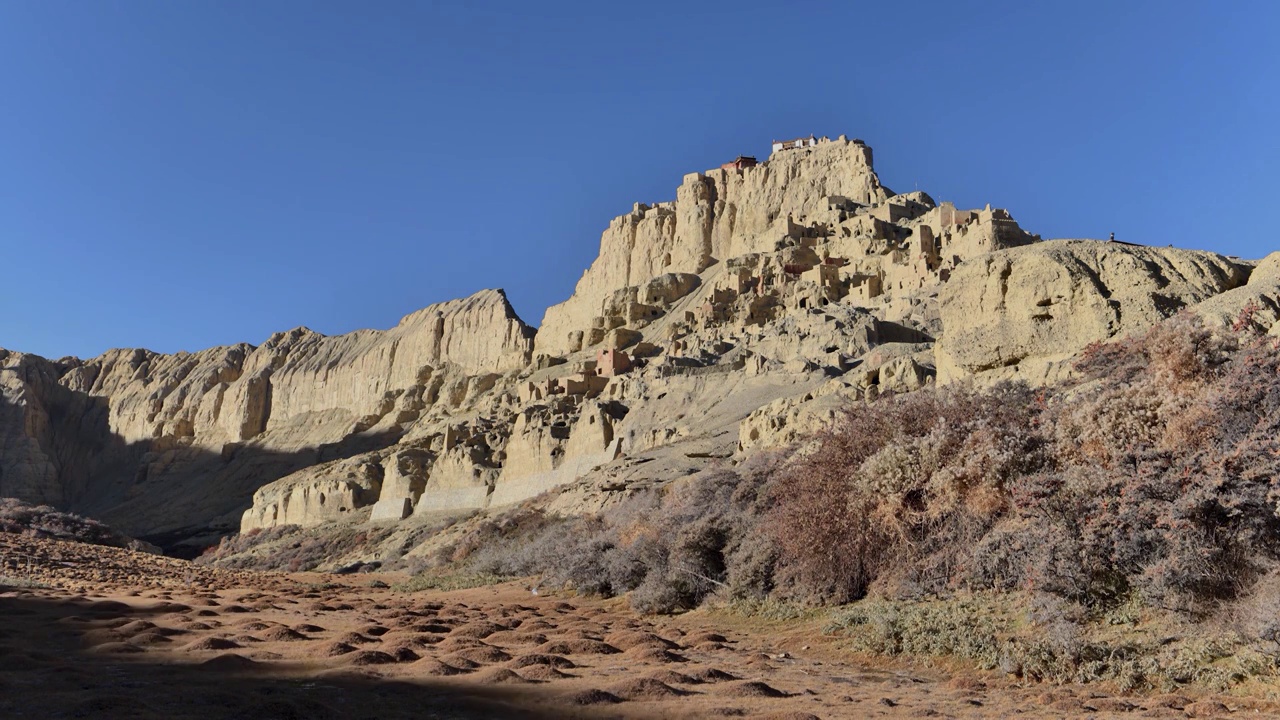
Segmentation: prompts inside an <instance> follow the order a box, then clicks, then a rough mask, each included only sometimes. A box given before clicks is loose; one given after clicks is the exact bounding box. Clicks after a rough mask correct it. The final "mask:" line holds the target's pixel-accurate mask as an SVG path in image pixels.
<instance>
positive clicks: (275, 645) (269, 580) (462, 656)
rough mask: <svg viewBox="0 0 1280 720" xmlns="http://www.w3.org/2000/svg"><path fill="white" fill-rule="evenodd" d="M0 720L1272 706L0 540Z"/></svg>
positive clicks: (610, 608) (507, 594) (512, 591)
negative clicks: (907, 665)
mask: <svg viewBox="0 0 1280 720" xmlns="http://www.w3.org/2000/svg"><path fill="white" fill-rule="evenodd" d="M0 564H2V565H3V567H0V576H3V577H8V578H15V577H16V578H19V579H20V583H15V584H26V585H30V586H31V587H4V586H0V717H5V718H76V717H91V718H157V719H158V718H228V719H230V718H335V719H336V718H400V717H404V718H409V717H414V718H423V717H426V718H511V717H528V718H570V717H581V718H704V717H753V718H762V717H772V718H797V719H798V718H810V717H819V718H862V717H953V718H976V717H1005V716H1012V715H1018V716H1023V717H1063V716H1075V715H1079V716H1082V717H1084V716H1087V717H1096V718H1106V717H1167V718H1184V717H1211V716H1216V715H1230V714H1233V713H1239V714H1248V715H1249V716H1251V717H1266V716H1274V715H1275V714H1276V713H1277V706H1275V705H1267V704H1263V703H1256V702H1249V701H1243V700H1240V699H1234V698H1232V699H1228V698H1217V699H1213V698H1209V699H1199V700H1197V701H1195V702H1193V701H1192V699H1190V698H1185V697H1180V696H1155V697H1143V696H1134V697H1123V696H1115V695H1111V694H1109V693H1106V692H1100V691H1099V689H1098V688H1092V687H1091V688H1054V687H1046V686H1036V685H1032V686H1028V687H1019V686H1017V685H1014V684H1012V683H1008V682H1005V681H1003V680H999V679H995V678H989V677H988V678H983V677H978V676H976V675H960V676H949V675H946V674H943V673H940V672H936V671H930V672H919V671H907V670H903V669H900V668H891V667H876V666H874V664H873V663H870V662H864V663H858V662H853V661H850V659H849V658H848V656H844V655H841V653H839V651H838V649H836V648H835V647H834V645H833V643H832V642H831V641H830V640H827V639H824V638H822V637H821V636H820V635H818V634H817V633H816V632H815V631H814V629H813V628H808V627H804V626H800V625H792V626H785V627H784V626H778V627H766V626H764V625H762V624H760V623H752V622H750V621H745V620H735V619H733V618H723V617H717V616H711V615H705V614H690V615H687V616H683V617H676V618H659V619H653V618H647V617H643V616H639V615H636V614H635V613H633V612H631V611H629V610H627V609H625V607H623V606H622V605H621V604H620V603H618V602H616V601H615V602H608V601H598V600H590V599H582V598H566V597H546V596H533V595H532V594H531V593H529V592H528V591H527V590H524V589H522V588H520V587H518V586H516V585H506V586H499V587H493V588H479V589H475V590H468V591H460V592H453V593H417V594H407V593H402V592H398V591H395V590H393V589H391V588H385V587H370V584H371V583H373V582H374V580H373V578H372V577H371V576H362V577H331V576H318V575H293V576H291V575H284V574H270V573H250V572H229V571H220V570H212V569H209V568H201V567H196V566H192V565H190V564H188V563H185V562H182V561H178V560H172V559H168V558H159V557H154V556H148V555H141V554H136V553H129V552H126V551H122V550H116V549H112V548H101V547H93V546H88V545H79V544H73V543H61V542H55V541H43V540H28V539H24V538H18V537H15V536H8V535H0Z"/></svg>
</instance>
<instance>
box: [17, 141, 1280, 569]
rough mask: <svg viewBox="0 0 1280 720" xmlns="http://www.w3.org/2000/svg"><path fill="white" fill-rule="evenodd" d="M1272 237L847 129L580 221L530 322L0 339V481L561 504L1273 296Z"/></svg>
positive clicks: (450, 314)
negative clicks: (579, 233) (1151, 234)
mask: <svg viewBox="0 0 1280 720" xmlns="http://www.w3.org/2000/svg"><path fill="white" fill-rule="evenodd" d="M1278 264H1280V262H1277V261H1273V260H1272V259H1270V258H1269V259H1268V260H1267V261H1264V262H1263V263H1262V264H1260V265H1256V266H1255V264H1254V263H1248V262H1242V261H1238V260H1233V259H1229V258H1225V257H1222V256H1220V255H1216V254H1213V253H1205V252H1194V251H1185V250H1174V249H1155V248H1144V247H1133V246H1127V245H1121V244H1118V243H1106V242H1101V241H1093V240H1083V241H1079V240H1078V241H1052V242H1042V241H1041V240H1040V238H1039V237H1038V236H1036V235H1032V234H1029V233H1027V232H1026V231H1024V230H1023V229H1022V228H1021V227H1019V225H1018V223H1017V222H1015V221H1014V219H1013V217H1012V216H1011V215H1010V213H1008V212H1007V211H1005V210H1001V209H993V208H991V207H990V206H987V207H984V208H981V209H968V210H966V209H959V208H956V207H955V206H954V205H953V204H951V203H948V202H943V203H941V204H939V203H936V202H935V201H934V200H933V198H931V197H930V196H929V195H927V194H925V193H923V192H911V193H904V194H895V193H893V192H892V191H890V190H889V189H887V188H885V187H884V186H882V185H881V183H880V181H879V179H878V177H877V176H876V173H875V170H874V168H873V165H872V152H871V148H869V147H868V146H867V145H866V144H864V143H863V142H861V141H859V140H852V139H849V138H847V137H845V136H840V137H838V138H835V139H828V138H816V137H810V138H802V139H799V140H796V141H787V142H782V143H777V142H775V143H774V145H773V151H772V153H771V155H770V156H769V158H768V159H767V160H765V161H763V162H758V161H756V160H755V159H754V158H752V157H749V156H740V157H738V158H737V159H735V160H733V161H731V162H726V163H725V164H724V165H723V166H721V167H718V168H715V169H712V170H707V171H705V172H699V173H691V174H689V175H685V176H684V178H683V179H682V181H681V183H680V185H679V187H678V188H677V189H676V193H675V200H673V201H671V202H663V203H657V204H654V205H646V204H639V203H638V204H636V205H634V206H633V207H632V209H631V211H630V212H628V213H626V214H624V215H621V216H619V217H617V218H614V219H613V221H611V222H610V223H609V225H608V227H607V228H606V229H605V231H604V233H603V235H602V237H601V242H600V252H599V255H598V257H597V258H596V260H595V261H594V262H593V263H592V264H591V266H590V268H588V269H587V270H586V272H585V273H584V274H583V276H582V278H581V279H580V280H579V282H578V283H577V286H576V288H575V290H574V292H573V294H572V296H571V297H570V298H569V299H567V300H566V301H564V302H563V303H560V304H558V305H555V306H553V307H551V308H549V309H548V310H547V311H546V315H545V316H544V318H543V320H542V323H541V326H540V327H539V328H538V329H537V330H536V331H535V330H534V328H532V327H530V326H528V325H526V324H525V323H524V322H523V321H522V320H521V319H520V318H519V317H517V315H516V314H515V312H514V310H513V309H512V308H511V306H510V304H509V303H508V302H507V300H506V297H505V296H504V295H503V293H502V292H501V291H500V290H485V291H481V292H479V293H476V294H475V295H473V296H471V297H469V298H465V299H461V300H454V301H451V302H447V303H441V304H438V305H433V306H431V307H428V308H425V309H423V310H420V311H418V312H415V313H413V314H411V315H408V316H406V317H405V318H404V319H403V320H402V321H401V322H400V323H399V324H398V325H397V326H396V327H394V328H392V329H390V330H386V331H372V330H362V331H357V332H354V333H349V334H346V335H341V336H334V337H326V336H323V335H320V334H318V333H314V332H312V331H309V330H307V329H305V328H299V329H296V330H293V331H289V332H285V333H278V334H276V335H273V336H272V337H271V338H270V339H268V340H267V341H266V342H265V343H263V344H261V345H258V346H252V345H247V344H241V345H234V346H227V347H219V348H212V349H209V350H205V351H202V352H198V353H178V354H175V355H162V354H157V353H151V352H148V351H146V350H113V351H110V352H108V353H105V354H103V355H102V356H99V357H97V358H93V359H89V360H79V359H74V358H66V359H62V360H58V361H50V360H46V359H43V358H38V357H35V356H31V355H24V354H21V353H15V352H8V351H0V496H13V497H19V498H22V499H24V500H29V501H35V502H47V503H51V504H54V505H58V506H61V507H65V508H69V509H73V510H77V511H79V512H83V513H87V514H90V515H93V516H95V517H98V518H100V519H102V520H105V521H107V522H109V523H111V524H113V525H115V526H117V527H118V528H120V529H121V530H123V531H125V532H128V533H131V534H133V535H135V536H142V537H147V538H152V539H153V540H154V541H159V542H167V543H169V544H171V545H172V544H173V543H189V544H191V545H193V546H194V545H199V544H207V543H208V542H209V541H210V540H211V539H212V538H215V537H216V536H217V535H218V534H222V533H227V532H231V531H235V530H252V529H255V528H266V527H272V526H275V525H281V524H298V525H304V526H307V525H316V524H320V523H326V522H334V521H340V522H372V523H413V522H416V521H417V520H419V519H422V518H431V517H435V516H439V515H440V514H446V513H456V512H459V511H464V510H471V509H484V508H494V507H500V506H504V505H510V504H512V503H515V502H518V501H521V500H524V499H526V498H529V497H532V496H534V495H537V494H539V493H542V492H544V491H546V490H549V489H553V488H558V489H559V495H558V497H557V499H556V500H555V503H556V507H557V508H558V509H560V510H562V511H565V512H574V511H582V510H590V509H592V508H598V507H600V506H602V505H604V504H606V503H608V502H610V498H611V497H614V496H616V495H617V494H618V493H625V492H628V491H630V490H631V489H634V488H638V487H643V486H646V485H651V484H654V483H661V482H664V481H666V480H669V479H672V478H675V477H680V476H682V475H685V474H688V473H690V472H693V471H696V470H697V469H699V468H702V467H705V466H706V465H708V464H709V463H712V462H720V461H728V460H732V459H733V458H735V457H742V456H743V455H744V454H747V453H751V452H754V451H756V450H758V449H760V448H763V447H767V446H769V445H774V444H779V443H785V442H789V441H791V440H794V439H796V438H797V437H799V436H800V434H802V433H804V432H806V431H809V430H812V429H814V428H816V427H819V426H821V424H822V423H823V422H827V421H828V420H829V419H830V418H832V417H834V415H835V412H836V410H837V409H838V408H839V407H842V406H845V405H847V404H848V403H851V402H865V401H868V400H871V399H874V398H875V397H876V396H877V395H879V394H881V393H884V392H886V391H894V392H910V391H912V390H915V389H918V388H921V387H924V386H926V385H928V384H931V383H935V382H954V381H957V380H963V379H967V378H976V379H977V380H978V381H984V380H987V379H997V378H1006V377H1017V378H1024V379H1027V380H1029V381H1031V382H1037V381H1042V380H1044V379H1047V378H1050V377H1054V376H1056V375H1059V374H1061V373H1063V372H1067V371H1068V369H1067V365H1066V360H1067V359H1068V358H1069V357H1070V356H1071V355H1072V354H1073V353H1074V352H1076V351H1078V350H1079V349H1080V348H1082V347H1084V346H1085V345H1086V344H1088V343H1089V342H1093V341H1096V340H1105V339H1107V338H1109V337H1113V336H1115V335H1118V334H1121V333H1124V332H1130V331H1133V330H1135V329H1138V328H1142V327H1146V326H1149V325H1150V324H1152V323H1154V322H1156V321H1158V320H1159V319H1162V318H1163V317H1167V316H1168V315H1169V314H1171V313H1173V312H1176V311H1178V310H1180V309H1183V308H1191V309H1192V310H1193V311H1196V312H1200V313H1201V314H1202V315H1203V316H1204V317H1206V318H1208V319H1210V320H1211V321H1213V322H1217V323H1226V322H1231V321H1232V319H1233V318H1234V316H1235V315H1234V314H1238V312H1239V309H1240V308H1242V307H1245V306H1246V305H1249V304H1252V305H1254V306H1257V307H1259V308H1261V309H1260V310H1258V311H1257V312H1255V313H1254V314H1253V315H1252V316H1251V317H1253V318H1254V319H1255V320H1254V321H1255V322H1258V323H1261V324H1263V325H1264V326H1265V327H1266V328H1270V327H1272V325H1273V324H1274V323H1275V318H1276V314H1277V312H1278V311H1280V301H1277V299H1276V298H1277V297H1280V289H1277V282H1280V280H1278V279H1277V278H1278V277H1280V272H1277V271H1276V266H1277V265H1278Z"/></svg>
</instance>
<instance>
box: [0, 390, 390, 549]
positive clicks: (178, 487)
mask: <svg viewBox="0 0 1280 720" xmlns="http://www.w3.org/2000/svg"><path fill="white" fill-rule="evenodd" d="M27 387H28V388H29V389H30V392H28V393H26V394H25V395H24V396H19V397H17V398H11V397H9V396H7V395H0V431H4V432H5V434H6V435H8V436H10V437H13V438H17V442H16V443H11V444H10V445H9V447H7V448H6V449H5V454H6V457H5V458H4V459H5V461H6V462H5V463H4V464H3V465H0V496H4V497H16V498H18V499H19V500H23V501H26V502H32V503H40V504H49V505H53V506H55V507H57V508H58V509H60V510H66V511H70V512H74V513H78V514H81V515H85V516H88V517H91V518H94V519H96V520H99V521H101V522H104V523H106V524H108V525H111V526H112V527H113V528H115V529H116V530H118V531H120V532H123V533H125V534H127V535H130V536H132V537H136V538H138V539H140V540H145V541H147V542H150V543H152V544H155V545H158V546H160V547H161V548H162V549H163V550H165V552H166V553H167V554H172V555H175V556H178V557H187V558H190V557H195V556H196V555H198V554H199V552H200V551H201V550H202V549H203V548H204V547H207V546H208V545H211V544H214V543H216V542H217V541H218V539H219V538H220V537H222V536H224V535H227V534H230V533H234V532H237V531H238V530H239V527H240V515H241V514H242V513H243V512H244V511H245V510H247V509H248V508H249V507H250V506H251V504H252V499H253V494H254V492H255V491H257V490H258V489H259V488H261V487H263V486H264V485H267V484H269V483H272V482H274V481H276V480H279V479H280V478H283V477H285V476H287V475H289V474H291V473H293V472H296V471H298V470H301V469H303V468H307V467H311V466H314V465H318V464H321V463H326V462H330V461H334V460H342V459H345V458H349V457H353V456H356V455H360V454H363V453H368V452H374V451H377V450H381V449H383V448H386V447H389V446H391V445H393V444H395V443H396V442H397V441H398V440H399V439H400V437H401V436H402V434H403V433H402V431H400V430H399V429H398V428H395V429H391V430H377V431H374V430H366V431H364V432H350V433H348V434H347V435H346V436H345V437H342V438H341V439H339V440H336V441H334V442H329V443H323V444H318V445H313V446H306V447H301V448H296V449H290V450H281V449H277V448H272V447H268V446H265V445H263V444H261V442H260V441H259V440H257V439H251V440H248V441H245V442H239V443H225V444H223V445H222V446H221V447H219V448H209V447H202V446H199V445H196V444H195V442H194V441H195V438H194V437H193V434H192V433H189V432H188V433H186V434H184V435H177V436H173V435H171V436H166V437H159V438H153V439H147V440H133V441H129V440H126V439H125V438H123V437H121V436H120V435H119V434H117V433H115V432H113V431H112V429H111V427H110V408H109V406H108V403H107V400H106V398H103V397H99V396H93V395H89V394H87V393H83V392H78V391H74V390H71V389H68V388H66V387H63V386H61V385H58V384H56V382H43V383H42V384H40V385H38V386H37V385H36V384H35V383H34V382H32V381H28V382H27Z"/></svg>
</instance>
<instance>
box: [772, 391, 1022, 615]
mask: <svg viewBox="0 0 1280 720" xmlns="http://www.w3.org/2000/svg"><path fill="white" fill-rule="evenodd" d="M1040 413H1041V404H1040V403H1039V402H1037V398H1036V396H1035V394H1034V393H1032V392H1031V391H1030V390H1028V389H1027V388H1026V387H1025V386H1021V385H1012V384H1003V385H1000V386H997V387H995V388H993V389H991V390H989V391H981V392H980V391H975V390H972V389H968V388H953V389H945V390H940V391H931V392H919V393H915V394H911V395H906V396H901V397H896V398H891V399H886V400H884V401H882V402H878V403H875V404H873V405H870V406H862V407H858V408H854V409H852V410H850V411H848V412H847V413H846V415H845V417H844V420H843V422H842V423H840V424H839V425H837V426H836V427H835V428H833V429H832V430H831V431H830V432H828V433H827V434H825V435H824V436H823V437H822V438H821V441H820V444H819V446H818V448H817V449H816V450H815V451H814V452H812V453H811V454H810V455H808V456H807V457H806V458H804V459H803V460H801V461H800V462H799V463H798V464H797V465H796V466H795V467H794V468H792V469H791V470H789V471H788V472H786V473H783V474H781V476H780V477H779V478H778V479H777V481H776V482H775V483H774V484H773V486H772V487H771V495H772V496H773V498H774V500H775V509H774V510H773V512H772V515H771V522H770V523H769V525H768V528H769V531H770V533H771V534H772V536H773V537H774V539H775V540H776V542H777V543H778V546H779V547H780V548H781V551H782V560H783V562H784V564H785V566H786V570H787V572H788V574H789V575H790V576H791V578H790V579H791V580H792V584H793V587H794V589H795V591H796V592H797V594H798V595H799V596H800V597H801V598H802V599H810V600H818V601H834V602H847V601H849V600H853V599H857V598H860V597H862V596H863V595H865V594H866V593H867V591H868V589H869V588H870V587H871V585H872V583H873V582H876V581H877V580H880V581H882V583H883V584H885V585H886V586H888V585H891V584H892V585H895V586H900V587H902V588H903V589H904V590H910V589H913V588H914V589H917V590H916V591H918V590H924V589H931V590H936V589H938V588H939V587H941V585H943V584H945V583H946V582H947V581H948V580H949V579H950V577H951V576H952V575H953V574H954V573H955V571H956V568H957V566H958V565H960V564H961V563H962V561H963V559H964V558H963V555H964V551H965V549H966V548H967V547H969V546H970V545H971V544H972V543H973V542H975V541H976V540H977V539H978V538H980V537H981V536H982V535H983V534H984V533H986V531H987V530H988V529H989V528H990V527H991V525H992V524H993V523H994V522H995V520H997V519H998V518H999V517H1000V516H1001V515H1003V514H1004V512H1005V511H1006V509H1007V505H1008V493H1007V491H1006V488H1005V485H1006V483H1007V482H1009V481H1010V480H1011V479H1013V478H1016V477H1018V476H1020V475H1022V474H1025V473H1027V472H1031V471H1035V470H1037V469H1039V468H1041V467H1042V466H1043V465H1044V464H1045V462H1046V459H1045V457H1044V452H1043V445H1044V440H1043V438H1042V436H1041V433H1039V432H1038V430H1037V427H1038V421H1039V416H1040ZM913 592H914V591H913Z"/></svg>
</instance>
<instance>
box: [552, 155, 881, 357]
mask: <svg viewBox="0 0 1280 720" xmlns="http://www.w3.org/2000/svg"><path fill="white" fill-rule="evenodd" d="M891 194H892V193H889V192H888V191H887V190H885V188H883V187H881V186H880V181H879V179H878V178H877V177H876V174H875V172H874V170H873V169H872V163H871V149H870V148H868V147H867V146H866V145H864V144H862V143H861V142H860V141H853V140H848V139H846V138H844V137H841V138H838V139H837V140H834V141H829V142H825V143H822V144H820V145H818V146H816V147H814V148H812V149H811V150H808V151H794V152H784V153H779V154H778V156H777V157H776V158H771V159H770V161H769V162H767V163H764V164H761V165H756V166H754V167H747V168H743V169H740V170H739V169H723V168H721V169H716V170H710V171H707V172H706V173H693V174H690V175H686V176H685V177H684V180H683V182H681V184H680V187H679V188H677V189H676V199H675V201H673V202H669V203H659V204H657V205H653V206H649V205H644V204H639V203H637V204H636V205H635V207H634V208H633V209H632V211H631V212H630V213H628V214H626V215H622V216H619V217H616V218H614V219H613V221H612V222H611V223H609V228H608V229H607V230H605V231H604V234H603V236H602V237H601V238H600V255H599V257H597V258H596V261H595V262H594V263H592V264H591V267H590V268H589V269H588V270H587V271H586V272H585V273H584V274H583V276H582V279H581V280H580V281H578V285H577V287H576V288H575V289H574V293H573V297H571V298H570V299H569V300H566V301H565V302H563V303H561V304H559V305H556V306H554V307H551V308H548V310H547V312H546V315H545V316H544V317H543V319H542V325H541V327H540V329H539V332H538V351H539V352H545V353H549V354H553V355H555V354H562V353H565V352H571V351H574V350H579V349H581V347H582V343H581V340H579V339H578V338H577V334H578V333H580V332H581V331H582V330H583V329H584V328H588V327H590V326H591V323H592V320H593V318H595V317H597V316H600V315H602V314H604V312H603V310H604V303H605V301H606V300H607V299H608V298H609V297H610V296H611V294H612V293H613V292H614V291H616V290H618V289H619V288H624V287H628V286H637V285H640V284H642V283H644V282H646V281H648V280H650V279H652V278H655V277H658V276H659V275H662V274H665V273H694V274H696V273H701V272H702V271H703V270H705V269H706V268H708V267H709V266H711V265H712V264H714V263H715V262H717V261H718V260H722V259H726V258H730V257H737V256H740V255H746V254H748V253H752V252H759V251H766V252H771V251H773V249H774V247H773V245H774V243H775V242H776V241H777V239H778V238H779V237H781V236H783V235H785V234H786V231H787V225H786V223H787V219H788V217H801V216H811V215H818V214H825V213H827V212H828V210H829V208H828V198H832V197H836V198H841V199H845V200H847V201H848V202H852V203H857V204H860V205H867V206H869V205H875V204H877V203H880V202H882V201H884V200H885V199H886V198H887V197H888V196H889V195H891Z"/></svg>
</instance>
